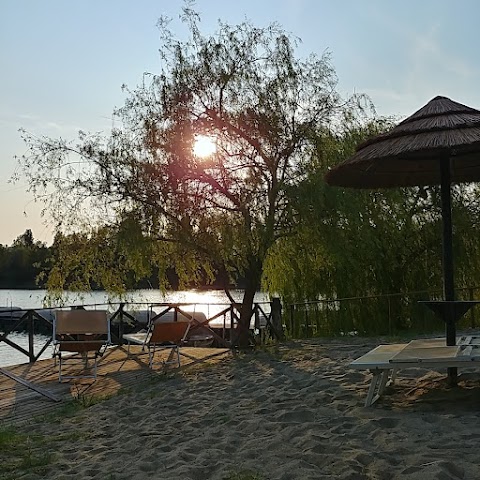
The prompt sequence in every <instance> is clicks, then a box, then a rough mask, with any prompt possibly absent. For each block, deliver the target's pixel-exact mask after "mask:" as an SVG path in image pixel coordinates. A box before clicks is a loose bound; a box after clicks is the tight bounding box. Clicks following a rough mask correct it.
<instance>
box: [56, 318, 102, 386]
mask: <svg viewBox="0 0 480 480" xmlns="http://www.w3.org/2000/svg"><path fill="white" fill-rule="evenodd" d="M110 343H111V339H110V322H109V321H108V318H107V312H106V311H105V310H57V311H56V312H55V318H54V320H53V345H54V352H53V356H54V358H55V363H56V359H57V358H58V363H59V367H58V381H59V382H62V381H63V380H64V379H71V378H93V379H96V378H97V363H98V359H99V358H100V357H101V356H102V355H103V354H104V352H105V350H106V348H107V347H108V346H109V345H110ZM79 360H80V361H82V362H83V363H84V369H85V370H86V369H87V368H88V361H89V360H93V372H92V373H90V374H86V373H84V374H80V375H63V373H62V366H63V365H65V364H66V363H77V364H78V363H79Z"/></svg>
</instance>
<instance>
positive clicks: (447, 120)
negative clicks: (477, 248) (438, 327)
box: [325, 97, 480, 377]
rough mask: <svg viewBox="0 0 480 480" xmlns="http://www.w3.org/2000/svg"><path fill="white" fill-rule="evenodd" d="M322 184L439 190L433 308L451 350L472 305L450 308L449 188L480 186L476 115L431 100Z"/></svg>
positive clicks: (462, 107)
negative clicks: (439, 273)
mask: <svg viewBox="0 0 480 480" xmlns="http://www.w3.org/2000/svg"><path fill="white" fill-rule="evenodd" d="M325 180H326V181H327V183H328V184H330V185H338V186H343V187H354V188H389V187H410V186H426V185H438V184H440V185H441V198H442V216H443V282H444V283H443V286H444V299H445V302H444V304H443V305H439V304H437V305H436V306H435V307H436V309H437V312H438V313H440V314H441V315H442V316H443V318H444V320H445V322H446V337H447V345H455V343H456V332H455V321H456V320H457V319H458V318H459V316H461V315H462V314H463V313H464V312H465V311H466V310H468V308H469V307H470V306H471V305H468V304H466V303H463V304H461V303H460V302H454V300H455V295H454V277H453V256H452V223H451V216H452V214H451V191H450V185H451V184H452V183H461V182H475V181H480V111H478V110H475V109H474V108H470V107H467V106H465V105H462V104H461V103H457V102H454V101H452V100H450V99H449V98H446V97H435V98H434V99H433V100H431V101H430V102H428V103H427V104H426V105H425V106H424V107H423V108H421V109H420V110H418V111H417V112H415V113H414V114H413V115H412V116H410V117H408V118H407V119H406V120H404V121H403V122H401V123H399V124H398V125H397V126H396V127H395V128H393V129H392V130H391V131H390V132H388V133H385V134H382V135H378V136H377V137H375V138H372V139H370V140H368V141H367V142H365V143H363V144H361V145H359V146H358V147H357V150H356V153H355V154H354V155H353V156H352V157H351V158H349V159H347V160H346V161H344V162H342V163H340V164H339V165H337V166H336V167H334V168H333V169H332V170H330V171H329V172H328V173H327V174H326V176H325ZM449 375H450V376H451V377H452V376H453V375H454V373H453V370H452V371H449Z"/></svg>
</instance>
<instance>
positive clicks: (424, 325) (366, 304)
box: [284, 287, 480, 338]
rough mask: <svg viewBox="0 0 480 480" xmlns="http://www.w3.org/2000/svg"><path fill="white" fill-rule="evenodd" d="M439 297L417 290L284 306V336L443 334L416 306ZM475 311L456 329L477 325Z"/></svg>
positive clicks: (467, 296)
mask: <svg viewBox="0 0 480 480" xmlns="http://www.w3.org/2000/svg"><path fill="white" fill-rule="evenodd" d="M479 292H480V287H468V288H462V289H457V290H456V298H458V300H474V299H475V298H476V295H477V294H478V293H479ZM441 297H442V292H440V291H419V292H408V293H398V294H389V295H372V296H364V297H350V298H339V299H334V300H331V299H325V300H318V301H312V302H303V303H293V304H290V305H287V306H286V310H287V312H286V315H285V317H284V327H285V334H286V336H287V337H289V338H309V337H316V336H335V335H342V336H344V335H398V334H401V333H402V332H405V331H407V330H408V331H410V332H414V333H419V334H421V333H425V334H426V333H432V332H437V331H443V330H444V329H445V324H444V322H443V321H442V320H441V319H439V318H438V317H436V316H435V315H434V314H433V312H431V311H430V310H429V309H428V308H427V307H426V306H424V305H422V304H419V303H418V302H419V301H421V300H434V299H440V298H441ZM476 308H478V307H474V308H472V309H471V310H470V311H469V312H468V314H467V315H465V316H464V317H463V318H462V319H460V320H459V322H458V323H457V327H458V328H459V329H465V328H477V327H478V326H479V325H478V324H477V318H479V317H480V315H479V314H478V312H476Z"/></svg>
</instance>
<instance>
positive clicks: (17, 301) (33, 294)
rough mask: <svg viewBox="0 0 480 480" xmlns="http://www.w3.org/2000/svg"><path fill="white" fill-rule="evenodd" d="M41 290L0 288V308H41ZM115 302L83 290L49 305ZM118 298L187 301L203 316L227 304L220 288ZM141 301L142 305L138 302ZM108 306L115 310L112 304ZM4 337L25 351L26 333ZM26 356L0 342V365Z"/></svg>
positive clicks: (39, 339)
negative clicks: (58, 302) (57, 303)
mask: <svg viewBox="0 0 480 480" xmlns="http://www.w3.org/2000/svg"><path fill="white" fill-rule="evenodd" d="M45 293H46V292H45V290H2V289H0V307H3V308H11V307H20V308H23V309H29V308H34V309H41V308H43V307H46V305H45V304H44V298H45ZM230 293H231V294H232V296H233V298H234V299H235V301H239V302H240V301H241V300H242V295H243V291H242V290H232V291H231V292H230ZM109 300H110V302H112V303H114V302H119V301H120V299H118V298H111V297H110V298H109V297H108V295H107V294H106V293H105V292H85V293H83V294H78V293H73V292H66V294H65V296H64V299H63V302H62V304H61V305H53V306H52V307H55V306H56V307H60V306H73V305H95V304H96V305H99V304H107V303H108V302H109ZM122 301H129V302H132V303H137V304H138V305H136V306H135V307H132V308H135V309H144V310H147V309H148V304H152V303H189V304H191V305H190V306H188V307H185V310H193V311H197V312H203V313H205V315H207V317H210V316H212V315H215V313H217V312H219V311H221V310H223V309H224V308H225V306H226V305H228V304H230V301H229V300H228V298H227V296H226V295H225V293H224V292H223V290H186V291H178V292H168V293H167V294H166V295H163V294H162V293H161V292H160V291H158V290H136V291H133V292H130V293H129V294H128V295H127V296H126V298H124V299H123V300H122ZM255 301H256V302H267V301H268V296H267V295H265V294H263V293H261V292H258V293H257V295H256V296H255ZM142 304H143V305H142ZM111 309H112V310H113V309H115V306H112V307H111ZM154 310H155V312H156V313H160V311H161V308H156V309H155V307H154ZM8 338H9V339H10V340H12V341H13V342H15V343H17V344H19V345H21V346H22V347H23V348H26V349H27V350H28V339H27V335H26V334H22V333H11V334H9V336H8ZM46 339H47V337H45V336H43V335H36V336H35V351H36V352H38V351H39V350H40V348H41V347H43V345H45V342H46ZM51 356H52V347H48V348H47V350H46V351H45V352H44V353H43V355H42V357H41V358H51ZM27 361H28V359H27V357H26V356H25V355H23V354H22V353H20V352H17V350H15V349H13V348H12V347H10V346H9V345H7V344H6V343H4V342H0V367H5V366H8V365H15V364H18V363H26V362H27Z"/></svg>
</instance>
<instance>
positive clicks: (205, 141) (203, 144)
mask: <svg viewBox="0 0 480 480" xmlns="http://www.w3.org/2000/svg"><path fill="white" fill-rule="evenodd" d="M216 151H217V144H216V143H215V139H214V138H213V137H209V136H207V135H195V142H194V144H193V153H194V155H196V156H197V157H200V158H205V157H209V156H210V155H213V154H214V153H215V152H216Z"/></svg>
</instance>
